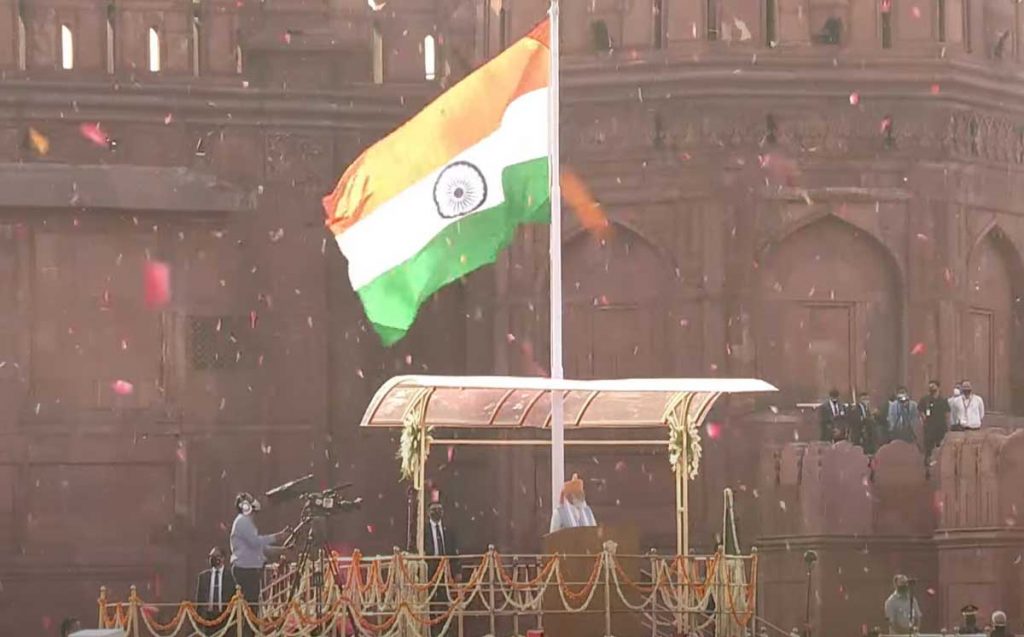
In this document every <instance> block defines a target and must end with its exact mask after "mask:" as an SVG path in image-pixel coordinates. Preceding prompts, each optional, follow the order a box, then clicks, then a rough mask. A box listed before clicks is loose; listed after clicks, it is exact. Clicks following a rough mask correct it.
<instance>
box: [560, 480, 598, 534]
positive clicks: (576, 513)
mask: <svg viewBox="0 0 1024 637" xmlns="http://www.w3.org/2000/svg"><path fill="white" fill-rule="evenodd" d="M578 526H597V521H596V520H595V519H594V512H593V511H591V510H590V505H588V504H587V495H586V493H585V492H584V490H583V480H581V479H580V477H579V475H578V474H575V473H574V474H572V480H570V481H568V482H566V483H565V484H564V485H562V495H561V497H560V499H559V503H558V506H557V507H556V508H555V511H554V513H552V514H551V532H552V533H554V532H555V531H560V530H562V529H573V528H576V527H578Z"/></svg>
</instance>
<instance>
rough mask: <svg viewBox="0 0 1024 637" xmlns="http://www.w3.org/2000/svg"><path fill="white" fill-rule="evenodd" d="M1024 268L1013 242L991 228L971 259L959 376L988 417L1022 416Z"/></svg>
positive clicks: (967, 281) (969, 258) (994, 224)
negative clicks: (1018, 391)
mask: <svg viewBox="0 0 1024 637" xmlns="http://www.w3.org/2000/svg"><path fill="white" fill-rule="evenodd" d="M1022 281H1024V265H1022V263H1021V257H1020V253H1019V252H1018V250H1017V248H1016V246H1015V245H1014V244H1013V242H1012V241H1011V239H1010V237H1009V236H1008V235H1007V234H1006V233H1005V232H1004V231H1003V229H1002V228H1001V227H1000V226H999V225H998V224H996V223H992V224H990V225H989V226H988V227H987V228H986V229H985V230H984V231H983V232H982V233H980V234H979V236H978V238H977V240H976V241H975V243H974V245H973V246H972V248H971V251H970V254H969V255H968V258H967V276H966V277H965V283H966V286H967V289H966V294H965V297H966V298H965V305H966V307H965V309H964V315H963V319H962V325H961V327H962V332H961V339H962V341H961V348H960V349H961V353H962V358H961V361H962V362H961V370H962V372H961V373H960V374H958V375H961V376H964V377H965V378H969V379H970V380H971V384H972V385H973V386H974V389H975V391H976V392H977V393H978V394H980V395H981V396H982V398H984V399H985V403H986V407H987V408H988V410H989V411H1001V412H1013V413H1021V412H1022V411H1024V405H1022V404H1021V399H1020V398H1018V397H1015V396H1014V395H1013V392H1012V388H1013V387H1014V386H1016V385H1017V384H1018V383H1020V382H1022V381H1024V374H1022V371H1024V370H1022V369H1021V365H1020V364H1019V363H1018V361H1019V359H1020V357H1019V356H1018V354H1019V353H1020V352H1021V337H1022V329H1021V319H1022V310H1024V308H1022V304H1021V301H1020V299H1021V295H1022V290H1021V287H1022V285H1024V283H1022Z"/></svg>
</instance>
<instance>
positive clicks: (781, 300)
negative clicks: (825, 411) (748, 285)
mask: <svg viewBox="0 0 1024 637" xmlns="http://www.w3.org/2000/svg"><path fill="white" fill-rule="evenodd" d="M757 297H758V301H759V302H758V309H757V311H758V315H757V325H756V330H757V334H758V342H757V366H758V374H759V376H760V377H762V378H765V379H766V380H768V381H769V382H771V383H773V384H775V385H776V386H777V387H779V388H780V390H781V392H782V397H781V400H782V401H783V403H784V404H792V403H799V402H812V401H817V400H820V399H822V398H823V397H824V396H825V395H826V394H827V393H828V390H829V389H831V388H833V387H835V388H836V389H839V390H840V391H841V392H842V393H843V395H844V397H846V398H847V399H852V397H853V396H854V394H855V393H856V392H857V391H862V390H865V389H866V390H867V391H869V392H870V393H871V395H872V398H873V400H874V402H875V404H876V405H879V404H884V402H882V401H883V400H884V399H885V397H887V396H888V395H889V393H890V392H891V391H893V390H894V388H895V386H896V385H897V384H899V382H900V381H901V378H900V371H899V370H900V364H901V355H900V352H901V345H900V343H901V336H900V334H901V327H900V326H901V318H900V317H901V315H902V312H901V305H900V303H901V302H900V298H901V296H900V276H899V268H898V266H897V264H896V262H895V260H894V259H893V257H892V255H891V253H890V252H889V251H888V250H887V249H886V248H885V247H884V246H883V245H882V244H881V243H880V242H879V241H877V240H876V239H875V238H874V237H873V236H871V235H870V234H868V233H867V232H866V231H864V230H861V229H860V228H857V227H856V226H854V225H851V224H849V223H847V222H846V221H843V220H841V219H839V218H838V217H835V216H831V215H830V216H826V217H822V218H821V219H818V220H816V221H813V222H811V223H809V224H807V225H804V226H802V227H800V228H798V229H797V230H795V231H794V232H793V233H792V234H790V235H788V236H787V237H785V238H784V239H782V240H781V241H780V242H779V243H777V244H775V245H773V246H771V247H770V249H769V250H768V251H767V252H766V254H765V257H764V259H763V265H762V266H761V268H760V277H759V280H758V290H757Z"/></svg>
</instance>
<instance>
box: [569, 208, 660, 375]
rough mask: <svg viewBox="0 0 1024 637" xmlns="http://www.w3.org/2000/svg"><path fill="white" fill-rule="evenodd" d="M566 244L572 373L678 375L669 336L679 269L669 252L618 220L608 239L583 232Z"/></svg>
mask: <svg viewBox="0 0 1024 637" xmlns="http://www.w3.org/2000/svg"><path fill="white" fill-rule="evenodd" d="M564 246H565V247H564V254H563V263H564V265H563V272H562V274H563V277H562V285H563V295H564V306H565V317H564V338H565V341H564V343H565V350H564V351H565V372H566V375H567V376H569V377H578V378H599V377H607V378H615V377H619V378H625V377H631V376H633V377H635V376H658V375H664V374H668V373H671V371H672V364H671V357H670V356H669V355H668V352H667V351H666V350H667V349H670V348H666V347H665V338H666V335H667V321H666V318H667V315H668V312H667V309H668V307H667V306H668V305H669V301H670V297H671V296H672V290H673V283H674V280H673V279H674V277H673V276H672V273H673V272H674V268H673V266H672V264H671V261H670V259H668V258H667V256H666V255H665V253H664V252H663V251H662V250H661V249H659V248H658V247H657V246H656V245H655V244H653V243H652V242H651V241H649V240H647V239H646V238H644V237H643V236H642V235H641V234H640V233H639V232H636V231H634V230H632V229H630V228H628V227H626V226H624V225H622V224H618V223H614V224H613V225H612V229H611V231H610V232H608V233H607V234H606V235H605V236H604V237H603V238H598V237H595V236H593V235H591V234H588V233H577V234H575V235H574V236H571V237H568V238H567V240H566V242H565V244H564Z"/></svg>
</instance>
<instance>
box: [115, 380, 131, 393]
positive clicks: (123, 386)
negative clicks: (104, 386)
mask: <svg viewBox="0 0 1024 637" xmlns="http://www.w3.org/2000/svg"><path fill="white" fill-rule="evenodd" d="M110 388H111V389H112V390H114V393H115V394H117V395H118V396H130V395H132V394H133V393H135V385H132V384H131V383H129V382H128V381H126V380H115V381H114V382H113V383H111V384H110Z"/></svg>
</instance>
